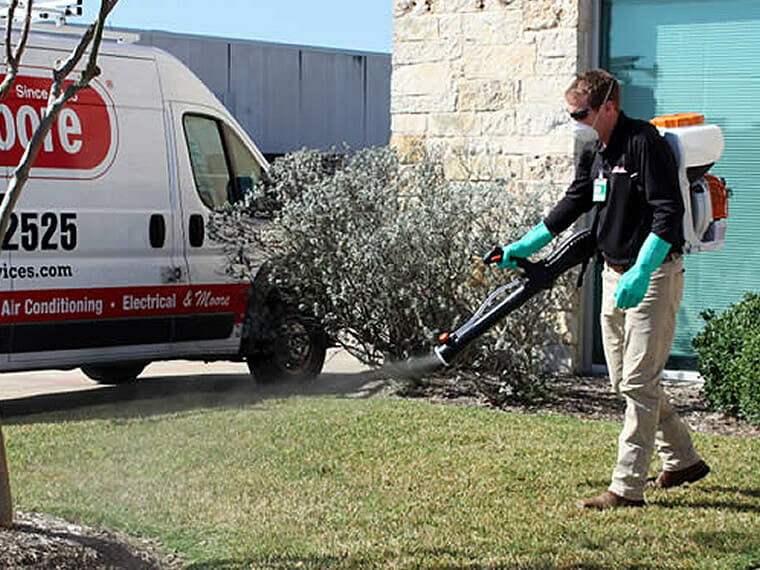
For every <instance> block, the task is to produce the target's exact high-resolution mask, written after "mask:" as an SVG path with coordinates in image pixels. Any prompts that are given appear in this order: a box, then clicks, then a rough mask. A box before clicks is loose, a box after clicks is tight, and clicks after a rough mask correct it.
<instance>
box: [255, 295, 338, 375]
mask: <svg viewBox="0 0 760 570" xmlns="http://www.w3.org/2000/svg"><path fill="white" fill-rule="evenodd" d="M270 316H271V317H274V319H273V320H274V323H273V324H274V326H273V327H272V328H271V329H270V331H271V332H270V334H269V336H270V339H269V340H268V342H266V343H263V344H258V346H257V347H256V349H255V350H252V351H251V352H250V353H249V355H248V357H247V362H248V369H249V370H250V371H251V374H252V375H253V377H254V379H255V380H256V381H257V382H261V383H271V382H276V381H279V380H282V381H305V380H312V379H314V378H315V377H316V376H318V375H319V373H320V372H321V371H322V366H323V365H324V363H325V354H326V353H327V346H328V338H327V335H326V334H325V332H324V331H323V330H322V328H321V327H319V326H318V325H317V324H316V323H315V322H314V319H312V318H309V317H307V316H305V315H303V314H301V313H300V312H299V311H297V310H296V309H295V308H294V307H292V306H289V305H280V306H279V307H277V311H276V314H275V315H270Z"/></svg>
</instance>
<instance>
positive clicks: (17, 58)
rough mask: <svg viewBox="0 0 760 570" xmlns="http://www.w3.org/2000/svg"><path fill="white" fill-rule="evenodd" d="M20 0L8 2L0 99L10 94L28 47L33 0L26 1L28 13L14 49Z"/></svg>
mask: <svg viewBox="0 0 760 570" xmlns="http://www.w3.org/2000/svg"><path fill="white" fill-rule="evenodd" d="M18 2H19V0H11V2H10V3H9V4H8V14H7V17H6V22H7V25H6V27H5V66H6V72H5V79H3V82H2V84H0V101H2V100H3V99H5V98H6V97H7V96H8V93H9V92H10V90H11V89H12V88H13V84H14V83H15V81H16V76H17V75H18V68H19V64H20V63H21V54H23V53H24V49H25V48H26V41H27V39H28V38H29V28H30V27H31V25H32V0H29V1H28V2H27V3H26V14H25V15H24V25H23V26H22V28H21V38H20V39H19V42H18V44H17V45H16V49H13V18H15V17H16V8H17V7H18Z"/></svg>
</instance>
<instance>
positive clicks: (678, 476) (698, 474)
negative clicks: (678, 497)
mask: <svg viewBox="0 0 760 570" xmlns="http://www.w3.org/2000/svg"><path fill="white" fill-rule="evenodd" d="M709 472H710V466H709V465H708V464H707V463H705V462H704V461H702V460H701V459H700V460H699V461H697V462H696V463H695V464H694V465H692V466H691V467H687V468H686V469H679V470H678V471H660V474H659V475H658V476H657V477H656V478H654V479H650V480H649V481H647V485H646V487H647V489H667V488H668V487H678V486H679V485H683V484H684V483H694V482H696V481H699V480H700V479H701V478H702V477H704V476H705V475H707V474H708V473H709Z"/></svg>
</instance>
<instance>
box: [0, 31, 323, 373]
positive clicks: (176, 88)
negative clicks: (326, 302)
mask: <svg viewBox="0 0 760 570" xmlns="http://www.w3.org/2000/svg"><path fill="white" fill-rule="evenodd" d="M76 41H78V37H73V36H71V37H68V38H67V37H66V36H65V34H61V33H46V32H34V33H32V35H31V36H30V39H29V43H28V45H27V48H26V51H25V53H24V56H23V58H22V66H21V69H20V72H19V76H18V78H17V79H16V83H15V86H14V89H13V91H12V93H11V94H10V96H9V97H8V98H7V99H6V100H5V101H2V102H0V184H2V186H0V192H4V191H5V188H6V187H7V181H8V176H9V174H10V173H12V172H13V169H14V167H15V166H16V165H17V164H18V162H19V159H20V157H21V154H22V152H23V148H24V146H25V145H26V143H27V142H28V140H29V138H30V136H31V133H32V132H33V131H34V128H35V127H36V125H37V124H38V123H39V121H40V116H41V113H42V110H43V109H44V107H45V105H46V100H47V95H48V89H49V86H50V83H51V78H52V74H51V69H52V67H53V65H54V64H55V63H56V62H57V61H58V60H60V59H61V58H65V57H66V56H67V55H68V54H69V53H70V51H71V49H72V47H73V46H74V45H75V42H76ZM3 49H4V48H3ZM98 64H99V66H100V68H101V69H102V74H101V75H100V77H98V78H97V79H95V80H94V81H93V82H92V84H91V87H90V88H88V89H87V90H85V91H83V92H81V93H80V94H79V95H78V96H77V98H76V100H74V101H72V102H71V103H70V104H69V106H68V107H67V108H65V109H64V110H63V111H62V112H61V114H60V116H59V117H58V119H57V121H56V124H55V127H54V128H53V130H52V132H51V133H50V135H49V136H48V137H47V139H46V141H45V145H44V148H43V149H42V151H41V153H40V155H39V157H38V159H37V161H36V162H35V166H34V168H33V169H32V171H31V177H30V179H29V181H28V183H27V185H26V186H25V188H24V190H23V192H22V195H21V198H20V200H19V202H18V204H17V206H16V209H15V212H14V214H13V219H12V220H11V223H10V225H9V227H8V231H7V235H6V237H5V240H4V243H3V244H2V255H1V256H0V370H4V371H11V370H13V371H18V370H31V369H42V368H75V367H81V368H82V370H83V371H84V373H85V374H87V375H88V376H89V377H90V378H92V379H94V380H97V381H100V382H107V383H118V382H125V381H130V380H133V379H135V378H136V377H137V375H138V374H140V372H141V371H142V370H143V368H144V367H145V366H146V365H147V364H148V363H149V362H151V361H154V360H166V359H175V358H183V359H201V360H219V359H224V360H247V361H248V364H249V367H250V369H251V371H252V373H253V374H254V376H255V377H256V378H257V379H259V380H270V379H273V378H274V377H276V376H282V375H285V376H288V377H311V376H315V375H316V374H318V373H319V372H320V370H321V368H322V364H323V361H324V355H325V349H326V345H327V340H326V338H325V335H324V334H323V333H322V332H321V331H320V330H319V328H318V327H317V326H316V325H315V324H314V323H313V322H312V320H311V319H309V318H308V317H307V316H304V315H300V314H298V312H297V311H296V310H295V308H294V306H293V305H292V304H288V303H287V302H285V301H283V300H282V296H281V295H278V294H277V292H276V291H273V290H271V289H269V288H267V287H265V286H264V281H265V280H264V279H257V280H255V281H254V283H255V284H254V285H253V286H252V285H251V283H249V282H236V281H233V280H231V279H230V278H229V277H227V276H226V275H225V272H224V265H225V257H224V254H223V252H222V249H221V246H220V245H218V244H215V243H212V242H211V241H210V240H209V238H208V235H207V224H208V219H209V216H210V214H211V213H212V211H213V210H214V209H215V208H218V207H220V206H222V205H224V204H225V203H226V202H227V201H230V200H235V199H237V198H238V197H239V196H240V194H241V193H242V192H244V191H245V190H246V189H247V188H250V187H251V185H252V184H253V183H254V182H255V181H256V180H257V179H258V178H259V176H260V175H261V173H262V170H263V169H265V168H266V167H267V164H266V161H265V160H264V158H263V156H262V155H261V153H260V152H259V150H258V149H257V148H256V146H255V145H254V144H253V143H252V142H251V141H250V139H249V138H248V136H246V134H245V132H244V131H243V130H242V129H241V128H240V126H239V125H238V123H237V122H236V121H235V119H234V118H233V117H232V116H231V115H230V114H229V113H228V112H227V110H226V109H225V108H224V107H223V106H222V105H221V103H220V102H219V101H218V100H217V99H216V98H215V97H214V96H213V94H212V93H211V92H210V91H209V90H208V89H207V88H206V87H205V86H204V85H203V84H202V83H201V81H200V80H199V79H198V78H197V77H195V75H193V74H192V72H190V70H188V69H187V68H186V67H185V66H184V65H183V64H182V63H180V62H179V61H178V60H177V59H175V58H174V57H172V56H170V55H168V54H167V53H165V52H163V51H160V50H158V49H155V48H147V47H143V46H137V45H134V44H130V43H119V42H116V41H107V40H104V42H103V44H102V46H101V52H100V57H99V61H98ZM0 80H1V76H0Z"/></svg>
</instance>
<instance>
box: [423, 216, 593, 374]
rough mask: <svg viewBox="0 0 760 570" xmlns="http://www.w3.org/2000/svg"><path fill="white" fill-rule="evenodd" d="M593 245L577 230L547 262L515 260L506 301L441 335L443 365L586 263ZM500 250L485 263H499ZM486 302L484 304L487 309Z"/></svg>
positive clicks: (587, 233) (585, 233)
mask: <svg viewBox="0 0 760 570" xmlns="http://www.w3.org/2000/svg"><path fill="white" fill-rule="evenodd" d="M595 249H596V241H595V238H594V236H593V235H592V232H591V229H590V228H587V229H585V230H580V231H578V232H576V233H574V234H573V235H571V236H570V237H568V238H567V239H566V240H564V241H563V242H562V243H560V244H559V245H558V246H557V248H556V249H554V251H552V252H551V253H550V254H549V255H548V256H547V257H546V258H544V259H542V260H540V261H537V262H535V263H533V262H531V261H528V260H527V259H520V258H515V263H517V265H518V267H520V268H521V269H522V270H523V272H524V273H523V275H522V276H521V277H520V279H519V285H518V286H517V288H516V289H515V290H514V291H512V292H511V293H509V295H507V297H505V298H504V299H502V300H501V301H500V302H499V303H497V304H496V305H494V306H493V307H492V308H491V309H490V310H488V311H486V312H484V313H483V314H482V315H481V316H477V315H479V314H480V313H481V311H484V306H481V308H480V309H479V310H478V312H477V313H475V315H476V317H473V318H472V319H470V320H469V321H468V322H467V323H465V324H464V325H462V326H461V327H460V328H459V329H457V330H456V331H454V332H453V333H450V334H444V335H442V337H443V338H444V340H442V342H441V344H440V345H438V346H437V347H436V348H435V355H436V356H437V357H438V359H439V360H440V361H441V362H442V363H443V365H444V366H449V365H450V364H451V363H452V362H453V360H454V358H455V357H456V355H457V354H459V353H460V352H461V351H462V350H464V348H465V347H466V346H467V345H468V344H469V343H470V342H471V341H472V340H473V339H475V338H477V337H479V336H480V335H482V334H483V333H484V332H486V331H487V330H488V329H490V328H491V327H492V326H494V325H495V324H496V323H497V322H498V321H499V320H501V319H502V318H504V317H505V316H507V315H508V314H509V313H511V312H512V311H514V310H515V309H517V308H519V307H521V306H522V305H524V304H525V303H526V302H527V301H528V300H529V299H530V298H531V297H533V296H534V295H535V294H536V293H538V292H539V291H543V290H544V289H548V288H550V287H551V286H552V284H553V283H554V280H555V279H556V278H557V277H558V276H560V275H561V274H562V273H564V272H565V271H567V270H569V269H571V268H573V267H575V266H576V265H578V264H580V263H584V264H585V263H586V262H588V260H589V259H591V257H592V256H593V255H594V251H595ZM501 257H502V251H501V248H498V247H497V248H494V249H493V250H491V251H490V252H489V253H487V254H486V255H485V256H484V257H483V261H484V262H485V263H495V262H498V261H501ZM487 303H488V300H487V301H486V302H485V303H484V305H486V304H487Z"/></svg>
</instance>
